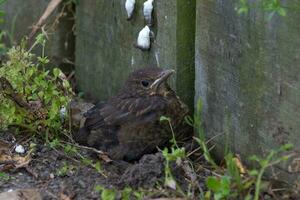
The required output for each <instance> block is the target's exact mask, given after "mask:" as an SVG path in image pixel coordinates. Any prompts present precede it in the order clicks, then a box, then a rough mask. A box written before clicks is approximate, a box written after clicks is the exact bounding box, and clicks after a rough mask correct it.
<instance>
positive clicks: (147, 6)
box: [143, 0, 154, 26]
mask: <svg viewBox="0 0 300 200" xmlns="http://www.w3.org/2000/svg"><path fill="white" fill-rule="evenodd" d="M153 1H154V0H147V1H145V2H144V8H143V14H144V18H145V21H146V23H147V25H148V26H152V25H153V21H152V12H153Z"/></svg>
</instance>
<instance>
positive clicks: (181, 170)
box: [0, 132, 297, 200]
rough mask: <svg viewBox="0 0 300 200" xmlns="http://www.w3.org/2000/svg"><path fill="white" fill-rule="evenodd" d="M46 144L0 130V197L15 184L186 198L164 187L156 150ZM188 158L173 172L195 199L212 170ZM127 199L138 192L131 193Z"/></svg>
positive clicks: (86, 195)
mask: <svg viewBox="0 0 300 200" xmlns="http://www.w3.org/2000/svg"><path fill="white" fill-rule="evenodd" d="M32 142H34V143H35V144H36V145H35V146H34V148H32V147H30V143H32ZM16 144H22V145H23V146H24V147H25V151H26V152H25V153H24V154H18V153H16V152H15V146H16ZM50 146H51V145H49V143H48V144H43V143H42V140H38V139H32V137H31V138H28V137H27V138H24V137H23V138H22V137H20V136H19V137H16V138H15V136H14V135H13V134H10V133H7V132H6V133H1V132H0V153H1V154H0V172H1V173H2V174H1V176H0V200H2V199H3V200H5V199H6V198H5V197H4V198H1V193H3V192H7V191H14V190H19V189H35V190H37V191H38V193H39V194H40V195H41V196H42V197H41V198H42V199H46V200H50V199H61V200H73V199H74V200H77V199H101V197H100V194H99V192H97V191H96V190H95V187H96V186H102V187H105V188H108V189H112V188H114V190H116V191H119V192H117V193H118V195H117V199H121V192H120V191H122V190H123V189H124V188H131V189H132V191H142V192H143V198H142V199H159V198H168V199H172V197H174V198H175V197H180V199H186V197H185V198H182V196H183V195H182V194H180V193H179V192H178V190H176V191H175V190H172V189H171V188H168V187H164V181H165V178H164V176H165V160H164V157H163V156H162V153H160V152H158V153H155V154H149V155H144V156H143V157H142V158H141V159H140V160H139V161H136V162H135V163H128V162H125V161H110V160H109V159H107V158H106V157H103V156H100V157H99V154H97V153H95V152H94V151H91V149H85V148H78V152H79V153H80V156H81V157H78V155H77V154H70V153H68V152H67V151H66V149H63V148H53V147H50ZM27 155H30V156H27ZM82 157H83V158H85V159H86V160H90V161H92V162H93V163H95V162H97V161H99V162H100V163H101V167H98V168H97V167H95V165H91V164H87V163H86V162H83V161H82V159H80V158H82ZM196 157H198V155H197V156H196ZM9 160H13V162H10V161H9ZM188 162H189V161H188V160H185V161H182V163H180V164H178V163H173V164H172V165H171V170H172V174H173V176H174V177H175V179H176V181H177V183H178V184H179V185H180V187H181V189H182V190H184V191H185V192H186V191H188V190H189V191H190V194H191V196H190V197H191V199H199V193H200V192H202V193H203V191H204V192H205V190H206V187H205V179H206V178H207V177H208V176H211V175H215V174H213V173H214V172H213V171H211V170H208V168H205V167H203V166H205V165H207V163H206V162H205V161H204V159H202V160H201V159H200V160H199V159H198V160H197V161H195V160H194V161H193V162H194V163H193V166H194V167H195V168H193V169H192V170H191V169H190V168H189V167H188V166H189V163H188ZM99 169H101V170H99ZM262 197H263V198H262V199H266V200H267V199H269V200H270V199H280V200H281V199H294V200H296V199H297V197H291V196H284V195H283V196H279V198H273V196H272V195H270V194H268V193H267V192H266V193H265V194H263V195H262ZM277 197H278V196H277ZM41 198H40V199H41ZM174 198H173V199H174ZM21 199H22V198H21ZM24 199H25V198H24ZM29 199H32V200H35V198H29ZM129 199H138V198H136V196H133V195H132V196H131V197H130V198H129ZM36 200H39V198H36Z"/></svg>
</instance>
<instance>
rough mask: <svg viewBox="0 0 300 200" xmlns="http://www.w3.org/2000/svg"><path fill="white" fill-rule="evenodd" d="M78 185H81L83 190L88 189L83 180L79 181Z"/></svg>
mask: <svg viewBox="0 0 300 200" xmlns="http://www.w3.org/2000/svg"><path fill="white" fill-rule="evenodd" d="M78 184H79V186H80V187H81V188H83V189H84V188H86V184H85V182H84V181H82V180H79V181H78Z"/></svg>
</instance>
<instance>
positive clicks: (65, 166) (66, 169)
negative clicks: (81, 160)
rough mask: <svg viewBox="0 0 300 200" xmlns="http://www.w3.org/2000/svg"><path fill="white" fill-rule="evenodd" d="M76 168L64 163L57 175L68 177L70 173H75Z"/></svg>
mask: <svg viewBox="0 0 300 200" xmlns="http://www.w3.org/2000/svg"><path fill="white" fill-rule="evenodd" d="M74 170H75V166H73V165H70V164H68V163H67V162H66V161H64V162H63V166H62V167H60V168H59V169H57V171H56V174H57V175H58V176H66V175H67V173H68V172H71V173H72V172H73V171H74Z"/></svg>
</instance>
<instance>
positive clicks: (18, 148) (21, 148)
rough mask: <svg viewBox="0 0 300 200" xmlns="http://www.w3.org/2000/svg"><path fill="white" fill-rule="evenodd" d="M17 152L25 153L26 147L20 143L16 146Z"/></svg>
mask: <svg viewBox="0 0 300 200" xmlns="http://www.w3.org/2000/svg"><path fill="white" fill-rule="evenodd" d="M15 152H17V153H20V154H23V153H25V148H24V147H23V146H22V145H20V144H19V145H17V146H16V148H15Z"/></svg>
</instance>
